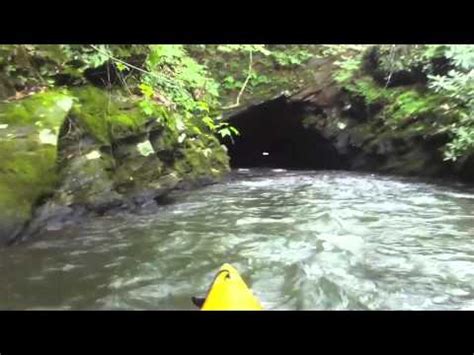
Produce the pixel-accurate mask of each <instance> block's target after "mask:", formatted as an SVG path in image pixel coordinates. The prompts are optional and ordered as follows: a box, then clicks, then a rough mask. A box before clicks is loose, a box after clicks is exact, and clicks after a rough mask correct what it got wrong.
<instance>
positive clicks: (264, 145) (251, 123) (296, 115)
mask: <svg viewBox="0 0 474 355" xmlns="http://www.w3.org/2000/svg"><path fill="white" fill-rule="evenodd" d="M304 112H305V106H304V105H303V104H299V103H290V102H288V100H287V99H286V97H279V98H277V99H274V100H271V101H267V102H264V103H263V104H260V105H256V106H253V107H251V108H248V109H246V110H244V111H242V112H239V113H236V114H234V115H231V116H230V117H229V120H228V121H229V123H230V124H231V125H233V126H234V127H236V128H237V129H238V130H239V132H240V135H239V136H237V137H234V138H233V142H231V141H230V140H228V139H226V140H225V142H224V144H225V145H226V146H227V149H228V153H229V156H230V159H231V167H232V168H255V167H265V168H283V169H300V170H306V169H308V170H309V169H311V170H322V169H329V170H332V169H341V168H342V159H341V157H340V156H339V154H338V152H337V150H336V149H335V148H334V146H333V145H332V143H331V142H330V141H329V140H327V139H326V138H324V137H323V136H322V135H321V134H319V133H318V132H317V131H316V130H311V129H307V128H305V127H304V126H303V122H302V121H303V117H304Z"/></svg>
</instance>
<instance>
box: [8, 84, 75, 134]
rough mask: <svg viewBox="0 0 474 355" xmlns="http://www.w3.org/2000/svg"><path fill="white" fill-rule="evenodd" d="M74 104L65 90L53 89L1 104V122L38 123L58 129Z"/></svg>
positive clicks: (17, 123) (11, 123) (38, 124)
mask: <svg viewBox="0 0 474 355" xmlns="http://www.w3.org/2000/svg"><path fill="white" fill-rule="evenodd" d="M72 105H73V97H72V96H71V95H70V94H69V93H68V92H67V91H65V90H51V91H46V92H43V93H39V94H35V95H33V96H31V97H28V98H25V99H23V100H18V101H14V102H10V103H3V104H0V122H2V123H7V124H9V125H27V124H36V125H37V126H39V127H42V128H50V129H55V130H57V129H58V127H59V126H60V125H61V123H62V122H63V120H64V118H65V116H66V115H67V113H68V112H69V110H70V109H71V107H72Z"/></svg>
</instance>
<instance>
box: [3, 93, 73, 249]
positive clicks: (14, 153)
mask: <svg viewBox="0 0 474 355" xmlns="http://www.w3.org/2000/svg"><path fill="white" fill-rule="evenodd" d="M72 104H73V98H72V97H71V96H70V95H69V94H68V93H66V92H62V91H52V92H48V93H42V94H37V95H34V96H32V97H29V98H27V99H23V100H18V101H14V102H9V103H8V102H6V103H2V104H0V127H1V128H0V244H5V243H7V242H9V240H10V239H12V238H13V237H15V236H16V235H18V234H19V233H20V232H21V231H22V229H23V228H24V226H25V225H26V223H27V222H28V220H29V219H30V218H31V216H32V213H33V210H34V208H35V206H36V205H37V204H38V203H40V202H41V200H42V199H43V198H45V197H46V196H48V195H50V194H51V193H52V192H53V190H54V187H55V184H56V183H57V179H58V176H57V169H56V158H57V155H56V144H57V138H58V134H59V127H60V126H61V124H62V122H63V120H64V117H66V115H67V114H68V112H69V110H70V109H71V107H72Z"/></svg>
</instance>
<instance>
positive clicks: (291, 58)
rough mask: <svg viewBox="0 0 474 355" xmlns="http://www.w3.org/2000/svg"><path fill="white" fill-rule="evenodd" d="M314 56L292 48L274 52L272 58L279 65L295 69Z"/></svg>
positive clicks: (305, 51)
mask: <svg viewBox="0 0 474 355" xmlns="http://www.w3.org/2000/svg"><path fill="white" fill-rule="evenodd" d="M312 56H313V55H312V54H311V53H310V52H308V51H307V50H304V49H297V48H290V49H287V50H284V51H283V50H282V51H273V52H272V57H273V59H274V60H275V62H276V63H277V64H278V65H281V66H284V67H294V66H298V65H301V64H303V63H304V62H305V61H306V60H308V59H309V58H311V57H312Z"/></svg>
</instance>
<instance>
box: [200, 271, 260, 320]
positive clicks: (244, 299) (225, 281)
mask: <svg viewBox="0 0 474 355" xmlns="http://www.w3.org/2000/svg"><path fill="white" fill-rule="evenodd" d="M262 309H263V307H262V306H261V304H260V302H259V300H258V299H257V298H256V297H255V296H254V295H253V293H252V291H251V290H250V289H249V288H248V286H247V285H246V284H245V282H244V280H242V277H240V275H239V273H238V272H237V270H236V269H235V268H233V267H232V265H229V264H224V265H222V266H221V268H220V269H219V271H218V273H217V275H216V277H215V278H214V281H213V283H212V285H211V287H210V289H209V292H208V293H207V297H206V299H205V300H204V303H203V305H202V308H201V310H203V311H211V310H214V311H218V310H221V311H224V310H229V311H230V310H248V311H257V310H262Z"/></svg>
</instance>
